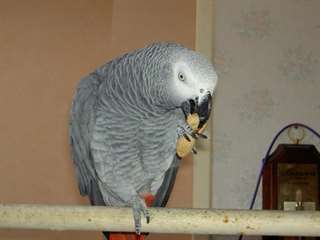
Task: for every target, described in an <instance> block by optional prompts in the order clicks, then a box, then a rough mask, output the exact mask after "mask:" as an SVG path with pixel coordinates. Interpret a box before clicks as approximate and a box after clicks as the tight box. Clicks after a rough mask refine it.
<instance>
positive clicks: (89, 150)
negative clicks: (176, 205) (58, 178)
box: [70, 43, 216, 207]
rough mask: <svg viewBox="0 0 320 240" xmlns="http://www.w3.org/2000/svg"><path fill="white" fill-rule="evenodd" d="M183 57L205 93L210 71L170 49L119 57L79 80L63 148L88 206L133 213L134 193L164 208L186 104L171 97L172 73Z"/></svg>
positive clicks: (175, 46)
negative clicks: (147, 195) (195, 69)
mask: <svg viewBox="0 0 320 240" xmlns="http://www.w3.org/2000/svg"><path fill="white" fill-rule="evenodd" d="M184 58H189V59H188V61H189V63H190V64H191V65H197V66H202V67H201V68H200V69H199V71H198V73H197V74H198V75H199V74H200V75H201V74H202V76H205V77H206V78H208V79H209V80H208V79H207V80H203V81H204V82H203V84H202V85H201V84H200V85H201V87H206V89H207V87H208V89H207V90H208V91H209V92H210V91H211V93H212V92H213V90H214V88H215V84H216V83H215V82H214V81H213V80H214V79H216V75H215V73H214V71H213V68H212V66H211V65H210V64H209V63H208V62H207V60H205V59H204V58H202V57H201V56H199V55H197V54H196V53H194V52H193V51H190V50H188V49H186V48H184V47H183V46H181V45H178V44H174V43H155V44H152V45H149V46H147V47H145V48H143V49H139V50H136V51H134V52H132V53H129V54H125V55H123V56H122V57H119V58H116V59H114V60H112V61H110V62H108V63H106V64H104V65H102V66H101V67H99V68H98V69H97V70H96V71H94V72H93V73H91V74H89V75H88V76H86V77H84V78H83V79H82V80H81V81H80V83H79V85H78V88H77V90H76V93H75V96H74V100H73V104H72V110H71V122H70V142H71V151H72V159H73V160H74V163H75V167H76V173H77V178H78V182H79V189H80V193H81V194H82V195H89V198H90V199H91V202H92V204H95V205H112V206H132V207H134V206H135V204H136V202H137V198H139V199H140V198H141V196H140V194H141V193H151V194H153V195H156V201H155V205H156V206H164V205H165V204H166V201H167V199H168V195H169V194H170V191H171V189H172V186H173V182H174V179H175V175H176V171H177V168H178V161H179V159H178V158H177V156H176V142H177V138H178V135H179V131H178V128H179V126H185V125H186V123H185V116H184V113H183V112H182V111H181V108H180V104H181V103H182V101H184V100H187V99H182V97H181V96H182V95H183V94H185V93H181V94H182V95H181V96H180V97H179V96H178V95H179V94H178V95H177V94H175V91H179V90H178V89H174V88H175V87H173V83H172V78H173V76H174V74H175V73H174V69H173V67H172V66H173V64H174V63H175V62H177V61H178V62H180V61H182V60H183V59H184ZM181 59H182V60H181ZM193 67H196V66H193ZM208 74H209V75H210V74H211V76H207V75H208ZM208 82H209V83H208ZM190 91H191V90H190ZM190 97H194V96H190Z"/></svg>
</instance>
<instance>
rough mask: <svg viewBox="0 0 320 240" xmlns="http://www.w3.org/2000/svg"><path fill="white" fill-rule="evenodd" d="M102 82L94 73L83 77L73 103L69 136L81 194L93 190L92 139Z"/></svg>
mask: <svg viewBox="0 0 320 240" xmlns="http://www.w3.org/2000/svg"><path fill="white" fill-rule="evenodd" d="M100 82H101V81H100V80H99V78H98V76H97V75H96V74H94V73H92V74H90V75H88V76H86V77H84V78H83V79H81V81H80V83H79V85H78V88H77V91H76V93H75V96H74V99H73V103H72V109H71V119H70V128H69V137H70V145H71V154H72V159H73V161H74V164H75V168H76V175H77V178H78V183H79V189H80V193H81V195H88V194H90V195H91V193H92V192H93V191H92V189H91V188H92V182H93V178H94V176H95V172H94V168H93V164H92V156H91V152H90V141H91V134H92V129H93V126H94V123H95V110H94V108H95V104H96V99H97V93H98V88H99V85H100Z"/></svg>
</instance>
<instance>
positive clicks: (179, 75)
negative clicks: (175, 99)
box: [178, 72, 185, 82]
mask: <svg viewBox="0 0 320 240" xmlns="http://www.w3.org/2000/svg"><path fill="white" fill-rule="evenodd" d="M178 78H179V80H180V81H182V82H184V81H185V77H184V75H183V73H182V72H179V73H178Z"/></svg>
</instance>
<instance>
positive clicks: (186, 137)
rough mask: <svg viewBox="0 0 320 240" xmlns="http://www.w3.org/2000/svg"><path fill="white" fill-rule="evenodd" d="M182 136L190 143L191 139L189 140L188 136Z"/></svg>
mask: <svg viewBox="0 0 320 240" xmlns="http://www.w3.org/2000/svg"><path fill="white" fill-rule="evenodd" d="M183 136H184V138H185V139H186V140H187V141H188V142H191V139H190V138H189V136H188V134H186V133H184V134H183Z"/></svg>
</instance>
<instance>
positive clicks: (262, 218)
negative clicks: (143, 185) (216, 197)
mask: <svg viewBox="0 0 320 240" xmlns="http://www.w3.org/2000/svg"><path fill="white" fill-rule="evenodd" d="M150 215H151V221H150V223H149V224H147V223H146V222H145V220H144V219H143V221H142V231H143V232H151V233H186V234H225V235H238V234H241V233H242V234H245V235H279V236H320V212H319V211H266V210H265V211H261V210H253V211H248V210H215V209H170V208H150ZM0 228H16V229H19V228H20V229H51V230H94V231H102V230H108V231H134V223H133V217H132V210H131V209H130V208H109V207H98V206H97V207H92V206H68V205H64V206H53V205H36V204H34V205H32V204H0Z"/></svg>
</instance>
